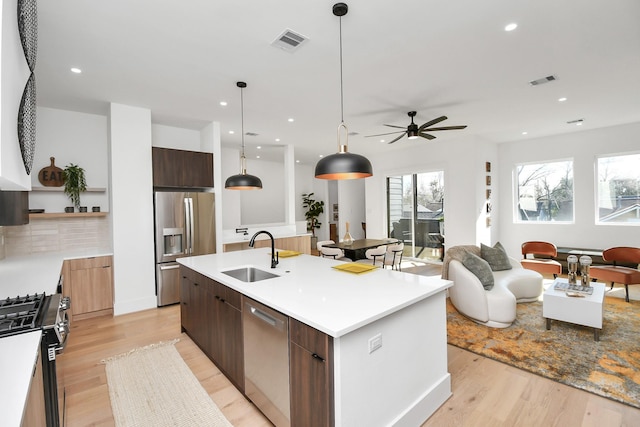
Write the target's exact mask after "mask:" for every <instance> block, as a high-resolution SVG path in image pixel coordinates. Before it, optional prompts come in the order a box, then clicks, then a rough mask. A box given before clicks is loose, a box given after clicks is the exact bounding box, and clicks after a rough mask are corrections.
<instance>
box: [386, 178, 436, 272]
mask: <svg viewBox="0 0 640 427" xmlns="http://www.w3.org/2000/svg"><path fill="white" fill-rule="evenodd" d="M443 203H444V172H443V171H434V172H425V173H419V174H409V175H395V176H389V177H387V218H388V224H387V227H388V234H389V237H393V238H396V239H398V240H401V241H403V242H404V244H405V252H404V255H405V256H406V257H411V258H418V259H424V260H429V259H431V260H438V259H440V260H441V259H442V254H443V252H444V251H443V249H442V247H443V243H444V236H443V232H441V229H444V212H443V206H444V205H443Z"/></svg>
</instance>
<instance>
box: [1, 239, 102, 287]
mask: <svg viewBox="0 0 640 427" xmlns="http://www.w3.org/2000/svg"><path fill="white" fill-rule="evenodd" d="M112 254H113V252H111V251H110V250H108V249H105V250H78V251H70V252H45V253H34V254H30V255H19V256H9V257H6V258H5V259H3V260H0V298H7V297H16V296H23V295H26V294H34V293H42V292H45V293H46V294H47V295H50V294H55V293H56V287H57V286H58V279H59V278H60V271H61V270H62V262H63V261H64V260H66V259H77V258H87V257H94V256H103V255H112Z"/></svg>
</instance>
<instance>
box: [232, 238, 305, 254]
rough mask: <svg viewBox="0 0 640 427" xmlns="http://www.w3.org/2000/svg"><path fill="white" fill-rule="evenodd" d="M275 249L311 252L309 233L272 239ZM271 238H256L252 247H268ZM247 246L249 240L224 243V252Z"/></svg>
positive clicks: (241, 249)
mask: <svg viewBox="0 0 640 427" xmlns="http://www.w3.org/2000/svg"><path fill="white" fill-rule="evenodd" d="M274 243H275V246H276V249H280V250H283V251H296V252H300V253H302V254H307V255H308V254H311V235H310V234H309V235H304V236H292V237H280V238H276V239H274ZM270 247H271V239H261V240H256V242H255V245H254V248H270ZM245 249H250V248H249V241H246V242H235V243H225V244H224V252H233V251H243V250H245Z"/></svg>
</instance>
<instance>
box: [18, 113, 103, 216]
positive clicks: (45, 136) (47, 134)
mask: <svg viewBox="0 0 640 427" xmlns="http://www.w3.org/2000/svg"><path fill="white" fill-rule="evenodd" d="M37 115H38V121H37V122H38V123H37V134H38V145H37V149H36V154H35V157H34V161H33V172H32V173H31V184H32V186H33V187H34V188H37V187H42V184H40V182H39V181H38V173H39V172H40V170H41V169H42V168H44V167H48V166H50V164H51V161H50V160H49V159H50V157H55V165H56V166H57V167H59V168H61V169H64V168H65V167H66V166H67V165H68V164H70V163H73V164H76V165H79V166H80V167H82V168H83V169H84V170H85V176H86V179H87V187H93V188H96V187H98V188H104V189H105V191H101V192H84V193H81V194H80V204H81V205H82V206H87V208H88V210H89V212H91V207H93V206H99V207H100V210H101V211H102V212H108V211H109V193H108V192H109V183H108V161H107V117H106V116H101V115H96V114H86V113H77V112H74V111H66V110H58V109H53V108H45V107H38V109H37ZM62 188H63V187H60V192H31V193H29V208H31V209H44V210H45V212H64V208H65V207H66V206H73V204H72V203H71V201H70V200H69V198H68V197H67V196H66V195H65V194H64V193H63V192H62Z"/></svg>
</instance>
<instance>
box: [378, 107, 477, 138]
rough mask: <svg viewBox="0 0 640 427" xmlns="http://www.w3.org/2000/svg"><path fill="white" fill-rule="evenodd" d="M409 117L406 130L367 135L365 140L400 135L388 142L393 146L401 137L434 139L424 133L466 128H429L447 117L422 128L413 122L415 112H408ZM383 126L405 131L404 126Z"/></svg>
mask: <svg viewBox="0 0 640 427" xmlns="http://www.w3.org/2000/svg"><path fill="white" fill-rule="evenodd" d="M407 114H408V115H409V117H411V124H410V125H409V126H407V127H406V130H403V131H401V132H400V131H397V132H389V133H380V134H377V135H367V136H366V138H369V137H373V136H383V135H392V134H394V133H400V134H401V135H400V136H398V137H397V138H396V139H394V140H393V141H390V142H389V144H393V143H394V142H396V141H397V140H399V139H400V138H402V137H403V136H405V135H407V136H408V137H409V139H416V138H417V137H419V136H421V137H422V138H426V139H429V140H431V139H435V136H433V135H430V134H428V133H426V132H435V131H439V130H457V129H464V128H466V127H467V126H466V125H464V126H445V127H437V128H434V127H430V126H433V125H435V124H438V123H440V122H441V121H443V120H447V116H440V117H438V118H437V119H433V120H430V121H428V122H426V123H425V124H423V125H422V126H419V127H418V125H417V124H415V123H414V122H413V118H414V117H415V116H416V112H415V111H409V112H408V113H407ZM385 126H389V127H392V128H398V129H405V127H404V126H395V125H385Z"/></svg>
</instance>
